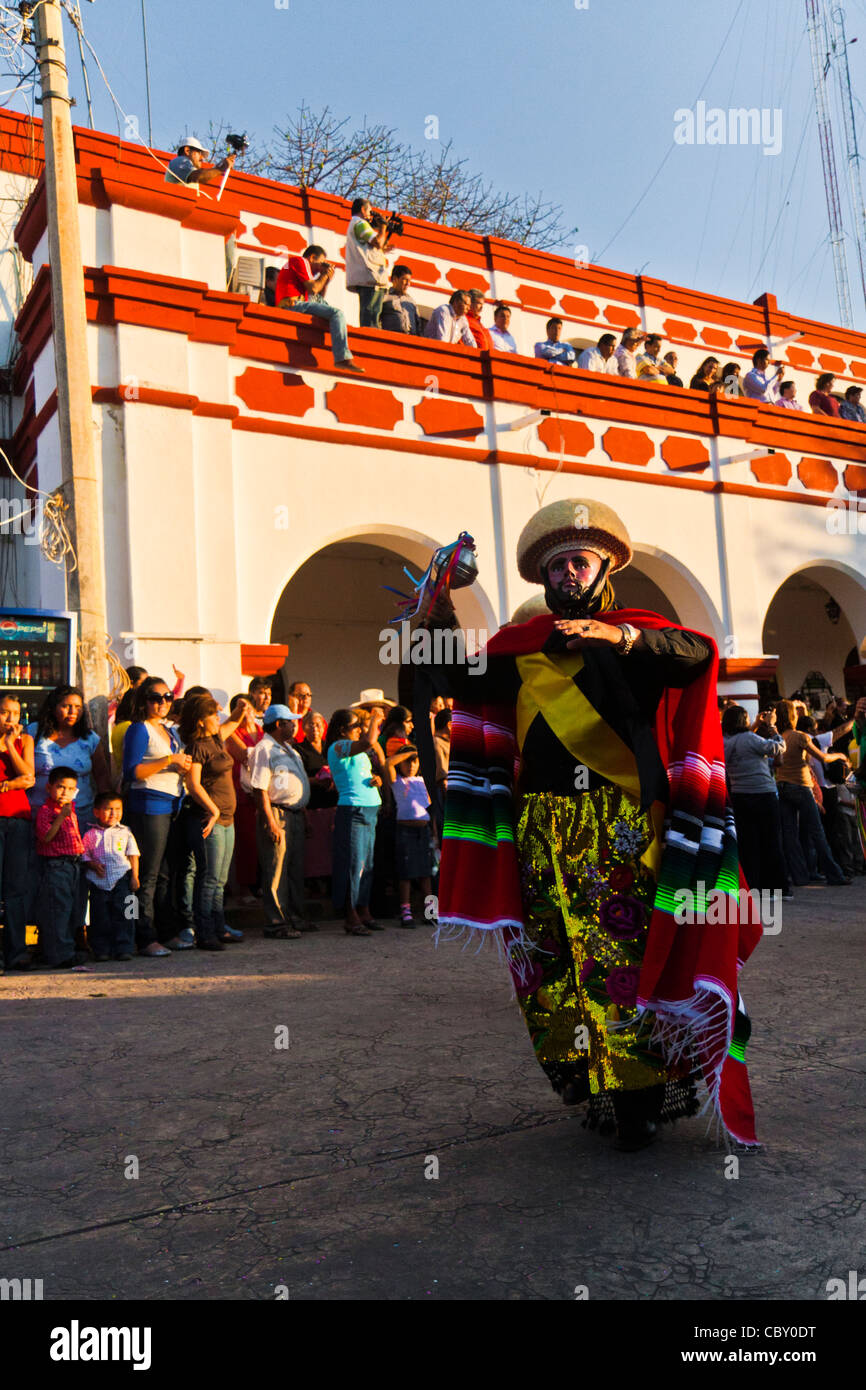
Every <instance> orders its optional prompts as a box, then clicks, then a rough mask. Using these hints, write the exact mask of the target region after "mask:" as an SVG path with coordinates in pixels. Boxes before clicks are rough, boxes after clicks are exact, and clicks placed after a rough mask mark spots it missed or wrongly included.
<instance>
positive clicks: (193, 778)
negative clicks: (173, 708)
mask: <svg viewBox="0 0 866 1390" xmlns="http://www.w3.org/2000/svg"><path fill="white" fill-rule="evenodd" d="M248 708H249V706H248V704H247V702H246V701H245V700H244V701H239V702H238V703H236V704H235V706H234V708H233V710H232V714H231V717H230V718H229V719H228V721H227V722H226V723H225V724H222V725H220V722H219V705H218V704H217V702H216V700H215V699H214V698H213V696H212V695H192V696H189V695H188V696H187V698H186V700H185V701H184V706H183V713H182V714H181V717H180V729H179V732H180V738H181V742H182V743H183V745H184V748H185V749H186V752H187V753H188V754H189V756H190V758H191V759H192V763H191V765H190V769H189V772H188V773H187V788H188V790H189V795H190V802H189V809H188V811H187V813H186V833H187V843H188V845H189V848H190V849H191V850H192V853H193V856H194V858H195V888H194V890H193V899H192V912H193V919H194V921H195V936H196V945H197V946H199V947H200V948H201V950H203V951H221V950H223V949H224V947H225V945H226V943H227V942H229V941H233V940H235V939H236V938H235V937H233V936H232V934H231V932H230V931H229V930H228V928H227V926H226V919H225V912H224V910H223V898H224V895H225V887H226V881H227V879H228V876H229V866H230V864H231V862H232V852H233V850H234V847H235V788H234V782H233V781H232V756H231V753H230V752H229V751H228V749H227V748H226V746H225V742H224V740H225V739H227V738H229V737H230V736H231V735H232V734H233V733H234V732H235V729H236V728H237V727H238V725H239V724H241V723H242V722H243V720H244V718H245V715H246V712H247V709H248ZM241 939H242V938H241Z"/></svg>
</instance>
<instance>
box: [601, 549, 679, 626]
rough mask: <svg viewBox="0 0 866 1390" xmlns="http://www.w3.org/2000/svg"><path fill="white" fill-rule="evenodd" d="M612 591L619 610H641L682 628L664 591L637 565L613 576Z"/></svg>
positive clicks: (675, 611) (630, 566) (674, 609)
mask: <svg viewBox="0 0 866 1390" xmlns="http://www.w3.org/2000/svg"><path fill="white" fill-rule="evenodd" d="M614 589H615V590H616V602H617V606H618V607H619V608H643V609H646V610H648V611H649V612H651V613H659V614H661V616H662V617H663V618H669V619H670V621H671V622H672V623H677V624H679V625H680V626H683V624H682V621H681V619H680V616H679V614H678V613H677V610H676V608H675V607H674V605H673V604H672V603H671V601H670V599H669V598H668V596H667V594H666V593H665V592H664V590H663V589H660V588H659V586H658V584H656V582H655V581H654V580H653V579H650V577H649V575H648V574H644V572H643V570H640V569H638V567H637V565H635V564H631V565H629V566H628V569H624V570H623V572H622V574H616V575H614Z"/></svg>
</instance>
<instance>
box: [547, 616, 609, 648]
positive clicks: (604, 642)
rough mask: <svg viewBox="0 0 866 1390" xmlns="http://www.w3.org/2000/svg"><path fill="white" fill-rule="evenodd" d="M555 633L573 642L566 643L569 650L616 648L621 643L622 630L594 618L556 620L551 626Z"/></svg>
mask: <svg viewBox="0 0 866 1390" xmlns="http://www.w3.org/2000/svg"><path fill="white" fill-rule="evenodd" d="M553 626H554V629H555V630H556V631H557V632H561V633H562V634H563V636H564V637H571V638H572V639H573V640H572V641H570V642H566V644H565V645H566V646H567V647H570V648H576V649H578V650H579V649H580V648H582V647H618V646H619V644H620V642H621V641H622V628H621V627H614V626H613V625H612V624H610V623H600V622H598V620H597V619H596V618H557V620H556V622H555V623H554V624H553Z"/></svg>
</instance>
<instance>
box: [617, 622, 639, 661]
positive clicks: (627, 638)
mask: <svg viewBox="0 0 866 1390" xmlns="http://www.w3.org/2000/svg"><path fill="white" fill-rule="evenodd" d="M620 631H621V632H622V637H621V638H620V640H619V641H618V642H617V644H616V646H615V647H614V651H615V652H619V654H620V656H628V654H629V652H630V651H631V649H632V647H633V646H634V644H635V642H636V641H637V639H638V638H639V637H640V631H639V629H638V628H636V627H632V625H631V623H622V624H621V625H620Z"/></svg>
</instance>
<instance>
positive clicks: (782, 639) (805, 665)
mask: <svg viewBox="0 0 866 1390" xmlns="http://www.w3.org/2000/svg"><path fill="white" fill-rule="evenodd" d="M763 643H764V651H765V652H768V653H774V654H776V655H778V657H779V666H778V669H777V672H776V681H777V685H778V691H779V693H780V694H782V695H791V694H792V693H793V692H794V691H797V690H805V692H806V694H807V695H808V696H810V697H811V703H813V704H817V705H819V706H820V707H823V706H824V705H825V704H826V703H827V699H828V698H829V692H830V691H832V692H833V693H834V694H836V695H842V694H846V695H847V696H848V698H849V699H852V698H854V697H855V695H856V694H862V689H858V686H857V683H856V682H854V683H852V681H851V679H850V676H849V677H847V678H846V676H845V671H846V669H847V670H848V671H849V672H850V670H851V668H852V666H854V665H855V664H856V663H857V661H859V662H861V663H862V662H863V660H864V647H866V580H864V578H863V577H862V576H860V575H856V574H855V573H854V572H853V571H850V570H848V569H847V568H844V569H843V568H836V567H834V566H832V565H830V564H816V565H808V566H804V568H803V569H801V570H798V571H797V572H796V573H795V574H792V575H790V576H789V577H788V578H787V579H786V580H785V582H784V583H783V584H781V585H780V586H779V588H778V589H777V590H776V592H775V594H774V595H773V598H772V600H771V602H770V606H769V608H768V609H767V615H766V618H765V619H764V629H763ZM852 658H854V660H852Z"/></svg>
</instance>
